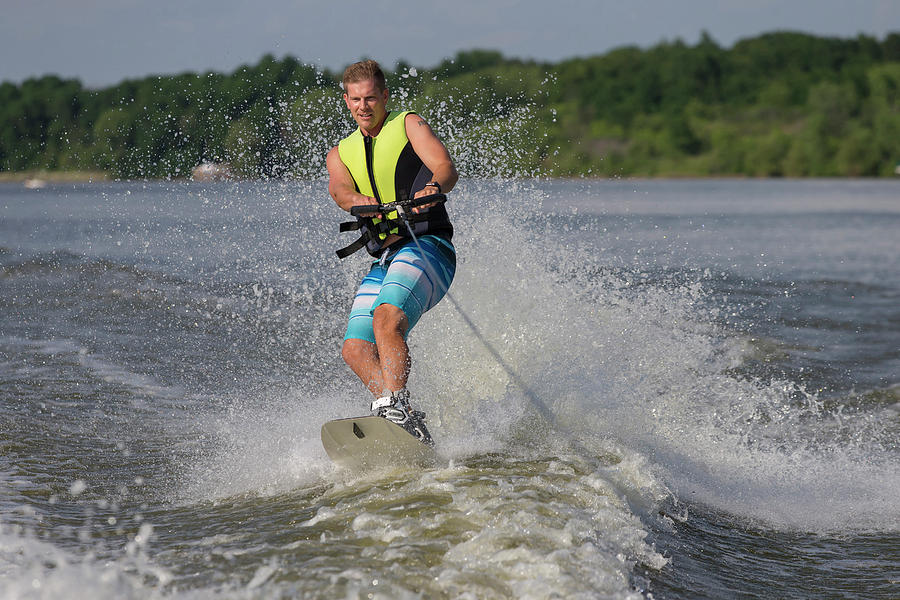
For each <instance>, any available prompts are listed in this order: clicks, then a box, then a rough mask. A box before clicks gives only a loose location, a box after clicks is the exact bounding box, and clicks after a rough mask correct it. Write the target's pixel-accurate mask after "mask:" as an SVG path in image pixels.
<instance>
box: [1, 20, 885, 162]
mask: <svg viewBox="0 0 900 600" xmlns="http://www.w3.org/2000/svg"><path fill="white" fill-rule="evenodd" d="M384 66H385V67H387V66H388V65H384ZM339 78H340V74H336V73H331V72H328V71H325V72H320V71H317V70H316V69H314V68H313V67H310V66H307V65H304V64H302V63H301V62H300V61H298V60H296V59H294V58H290V57H286V58H283V59H280V60H279V59H276V58H275V57H272V56H266V57H264V58H263V59H262V60H261V61H260V62H259V63H257V64H256V65H252V66H245V67H241V68H239V69H237V70H236V71H235V72H233V73H231V74H219V73H205V74H193V73H189V74H182V75H175V76H164V77H149V78H144V79H139V80H129V81H124V82H122V83H120V84H118V85H116V86H113V87H109V88H106V89H101V90H90V89H86V88H84V87H83V86H82V85H81V84H80V83H79V82H78V81H76V80H63V79H60V78H58V77H53V76H47V77H42V78H40V79H31V80H28V81H25V82H24V83H22V84H21V85H14V84H11V83H8V82H7V83H3V84H0V113H2V114H0V172H4V171H5V172H18V171H32V170H49V171H72V170H101V171H105V172H107V173H109V174H110V175H111V176H114V177H121V178H144V177H151V178H156V177H183V176H187V175H189V174H190V172H191V169H192V168H193V167H195V166H196V165H197V164H199V163H201V162H215V163H228V164H230V165H231V168H232V170H233V171H234V172H235V173H236V174H238V175H241V176H244V177H319V176H321V175H322V174H323V172H324V154H325V152H326V151H327V149H328V148H329V147H330V146H331V145H333V144H334V143H335V142H336V141H337V140H338V139H339V138H340V137H342V136H343V135H345V134H346V133H347V132H349V130H350V129H351V128H352V123H351V121H350V119H349V116H348V115H347V113H346V109H345V108H344V107H343V104H342V101H341V98H340V92H341V90H340V85H339ZM388 84H389V86H390V87H391V90H392V96H393V98H394V100H393V103H392V104H393V105H394V106H397V107H406V108H411V109H415V110H417V111H419V112H420V113H421V114H423V115H424V116H425V117H426V118H427V119H428V120H429V121H430V122H431V123H432V125H433V126H434V127H435V129H436V130H437V131H438V133H439V135H441V137H442V138H443V139H444V140H445V141H446V142H447V144H448V146H449V147H450V148H451V152H452V153H453V154H454V157H455V158H456V159H457V162H458V163H459V166H460V170H461V172H463V174H464V175H468V176H490V175H510V176H520V175H550V176H554V175H557V176H565V175H592V176H630V175H642V176H663V175H665V176H708V175H749V176H879V175H889V174H892V173H893V172H894V168H895V165H896V164H897V163H898V161H900V33H894V34H891V35H889V36H887V37H886V38H885V39H884V40H877V39H874V38H870V37H865V36H860V37H858V38H854V39H837V38H822V37H815V36H810V35H805V34H799V33H786V32H784V33H771V34H766V35H762V36H760V37H756V38H752V39H747V40H743V41H740V42H738V43H737V44H735V45H734V46H733V47H731V48H723V47H721V46H719V45H718V44H717V43H716V42H715V41H714V40H712V39H711V38H710V37H709V36H703V38H702V39H701V40H700V42H698V43H697V44H696V45H694V46H691V45H686V44H684V43H682V42H679V41H676V42H665V43H660V44H658V45H656V46H654V47H652V48H648V49H641V48H637V47H626V48H620V49H616V50H613V51H611V52H608V53H606V54H604V55H601V56H595V57H590V58H578V59H572V60H567V61H564V62H560V63H555V64H542V63H536V62H531V61H521V60H515V59H510V58H505V57H503V56H502V55H501V54H499V53H496V52H491V51H482V50H476V51H470V52H463V53H460V54H458V55H457V56H456V57H454V58H453V59H452V60H449V59H448V60H445V61H444V62H442V63H441V64H439V65H437V66H436V67H433V68H422V67H415V68H414V67H412V66H411V65H410V64H405V63H400V64H397V65H394V70H393V72H391V73H389V74H388Z"/></svg>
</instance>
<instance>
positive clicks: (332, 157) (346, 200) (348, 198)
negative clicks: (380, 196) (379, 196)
mask: <svg viewBox="0 0 900 600" xmlns="http://www.w3.org/2000/svg"><path fill="white" fill-rule="evenodd" d="M325 166H326V167H328V193H329V194H331V197H332V198H334V201H335V202H336V203H337V205H338V206H340V207H341V208H342V209H344V210H346V211H349V210H350V209H351V208H352V207H354V206H357V205H360V204H378V200H376V199H375V198H373V197H371V196H365V195H363V194H360V193H359V192H357V191H356V184H354V183H353V177H352V176H351V175H350V171H349V170H348V169H347V166H346V165H345V164H344V163H343V162H342V161H341V157H340V155H339V154H338V149H337V146H335V147H334V148H332V149H331V150H330V151H329V152H328V156H327V157H326V159H325Z"/></svg>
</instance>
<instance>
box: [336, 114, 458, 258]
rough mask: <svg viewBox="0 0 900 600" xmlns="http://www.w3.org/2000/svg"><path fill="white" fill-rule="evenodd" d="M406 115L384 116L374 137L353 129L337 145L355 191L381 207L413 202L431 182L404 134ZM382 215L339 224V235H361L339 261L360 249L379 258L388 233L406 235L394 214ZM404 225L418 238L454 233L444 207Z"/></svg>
mask: <svg viewBox="0 0 900 600" xmlns="http://www.w3.org/2000/svg"><path fill="white" fill-rule="evenodd" d="M408 114H410V111H405V112H391V113H388V115H387V117H386V118H385V120H384V124H383V125H382V126H381V131H379V132H378V135H376V136H374V137H372V136H367V135H364V134H363V133H362V131H360V129H359V128H358V127H357V128H356V131H354V132H353V133H351V134H350V135H348V136H347V137H345V138H344V139H342V140H341V141H340V143H338V155H339V156H340V159H341V162H343V163H344V165H345V166H346V167H347V170H348V171H350V175H351V177H353V183H354V184H355V185H356V191H358V192H359V193H361V194H365V195H366V196H371V197H373V198H375V199H377V200H378V202H379V203H381V204H388V203H391V202H397V201H401V200H408V199H410V198H412V197H413V196H414V195H415V193H416V192H418V191H419V190H421V189H423V188H424V187H425V184H426V183H428V182H430V181H431V178H432V172H431V170H430V169H428V167H426V166H425V164H424V163H423V162H422V159H421V158H419V155H418V154H416V152H415V150H413V147H412V144H411V143H410V142H409V138H408V137H407V136H406V115H408ZM384 217H385V218H381V217H357V220H356V221H350V222H348V223H341V226H340V230H341V231H342V232H343V231H357V230H359V231H362V235H361V236H360V238H359V239H358V240H356V241H355V242H353V243H352V244H350V245H349V246H347V247H345V248H341V249H340V250H338V251H337V255H338V257H339V258H344V257H347V256H350V255H351V254H353V253H354V252H356V251H357V250H359V249H360V248H363V247H365V248H366V250H367V251H368V252H369V254H371V255H372V256H377V255H378V252H379V251H380V250H381V246H382V244H383V243H384V240H385V239H387V237H388V235H391V234H395V235H399V236H400V237H401V238H408V237H409V231H407V229H406V225H405V224H404V223H403V222H402V221H401V220H400V216H399V215H398V214H397V212H396V211H393V212H391V213H388V214H387V215H384ZM407 222H408V223H409V226H410V227H411V228H412V230H413V233H415V234H416V235H417V236H419V235H423V234H425V233H431V234H438V235H443V236H445V237H446V238H447V239H450V238H451V237H452V235H453V226H452V225H451V224H450V217H449V216H448V215H447V210H446V209H445V208H444V205H443V203H441V204H436V205H435V206H432V207H431V208H429V209H427V210H425V211H421V212H419V213H410V214H408V215H407Z"/></svg>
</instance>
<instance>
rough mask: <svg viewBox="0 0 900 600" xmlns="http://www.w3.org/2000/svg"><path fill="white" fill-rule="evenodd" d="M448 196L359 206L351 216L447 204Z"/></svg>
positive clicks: (352, 210)
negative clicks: (432, 204) (424, 205)
mask: <svg viewBox="0 0 900 600" xmlns="http://www.w3.org/2000/svg"><path fill="white" fill-rule="evenodd" d="M446 201H447V195H446V194H429V195H428V196H422V197H421V198H410V199H409V200H400V201H398V202H389V203H388V204H378V205H376V204H357V205H356V206H351V207H350V214H351V215H353V216H354V217H361V216H365V215H370V214H372V213H386V212H391V211H392V210H396V209H397V208H398V207H400V208H403V210H409V209H410V208H415V207H417V206H422V205H423V204H431V203H432V202H446Z"/></svg>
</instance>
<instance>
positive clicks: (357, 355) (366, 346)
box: [341, 339, 384, 398]
mask: <svg viewBox="0 0 900 600" xmlns="http://www.w3.org/2000/svg"><path fill="white" fill-rule="evenodd" d="M341 355H342V356H343V358H344V362H345V363H347V365H348V366H349V367H350V368H351V369H352V370H353V372H354V373H356V375H357V377H359V378H360V380H361V381H362V382H363V385H365V386H366V388H367V389H368V390H369V391H370V392H372V395H373V396H375V397H376V398H377V397H378V396H380V395H381V393H382V392H383V391H384V380H383V378H382V375H381V362H380V361H379V360H378V349H377V348H376V347H375V344H373V343H371V342H367V341H365V340H354V339H350V340H346V341H344V347H343V349H342V350H341Z"/></svg>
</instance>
